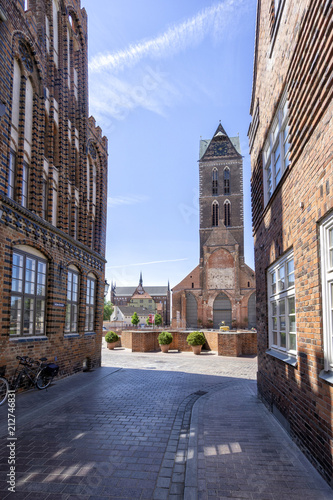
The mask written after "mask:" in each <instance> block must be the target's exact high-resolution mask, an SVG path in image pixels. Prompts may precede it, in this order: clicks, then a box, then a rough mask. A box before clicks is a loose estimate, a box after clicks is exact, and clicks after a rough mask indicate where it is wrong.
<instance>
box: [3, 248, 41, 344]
mask: <svg viewBox="0 0 333 500" xmlns="http://www.w3.org/2000/svg"><path fill="white" fill-rule="evenodd" d="M46 271H47V262H46V260H44V259H43V258H42V257H39V256H37V255H33V254H29V253H26V252H21V251H19V250H14V253H13V266H12V291H11V311H10V326H9V331H10V335H42V334H44V332H45V303H46Z"/></svg>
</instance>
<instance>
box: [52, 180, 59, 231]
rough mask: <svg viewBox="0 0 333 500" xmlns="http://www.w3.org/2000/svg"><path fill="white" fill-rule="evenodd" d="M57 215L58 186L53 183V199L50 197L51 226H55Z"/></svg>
mask: <svg viewBox="0 0 333 500" xmlns="http://www.w3.org/2000/svg"><path fill="white" fill-rule="evenodd" d="M57 214H58V184H57V183H56V182H55V181H53V197H52V224H53V225H54V226H56V225H57Z"/></svg>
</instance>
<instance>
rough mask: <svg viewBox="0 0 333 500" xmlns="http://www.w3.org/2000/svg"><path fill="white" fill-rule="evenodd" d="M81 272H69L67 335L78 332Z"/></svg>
mask: <svg viewBox="0 0 333 500" xmlns="http://www.w3.org/2000/svg"><path fill="white" fill-rule="evenodd" d="M78 309H79V272H78V271H74V270H73V269H69V270H68V277H67V305H66V321H65V333H77V332H78Z"/></svg>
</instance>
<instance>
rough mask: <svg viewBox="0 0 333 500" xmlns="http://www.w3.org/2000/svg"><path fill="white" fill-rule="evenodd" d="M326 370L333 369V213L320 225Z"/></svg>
mask: <svg viewBox="0 0 333 500" xmlns="http://www.w3.org/2000/svg"><path fill="white" fill-rule="evenodd" d="M320 257H321V278H322V280H321V283H322V295H323V336H324V339H323V340H324V363H325V371H333V215H332V214H330V215H329V216H328V217H326V219H325V220H324V222H323V223H322V225H321V226H320Z"/></svg>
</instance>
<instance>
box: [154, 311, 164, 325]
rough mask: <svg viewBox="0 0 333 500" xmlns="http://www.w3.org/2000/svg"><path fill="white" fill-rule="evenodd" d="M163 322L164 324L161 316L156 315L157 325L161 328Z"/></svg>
mask: <svg viewBox="0 0 333 500" xmlns="http://www.w3.org/2000/svg"><path fill="white" fill-rule="evenodd" d="M162 322H163V320H162V316H161V315H160V314H155V325H156V326H159V325H161V324H162Z"/></svg>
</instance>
